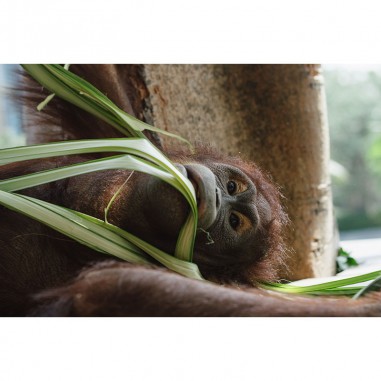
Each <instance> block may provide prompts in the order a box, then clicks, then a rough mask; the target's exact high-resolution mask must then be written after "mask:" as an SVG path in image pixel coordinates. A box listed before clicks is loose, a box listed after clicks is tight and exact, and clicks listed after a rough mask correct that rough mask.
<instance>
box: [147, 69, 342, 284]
mask: <svg viewBox="0 0 381 381" xmlns="http://www.w3.org/2000/svg"><path fill="white" fill-rule="evenodd" d="M320 70H321V69H320V67H319V66H318V65H144V68H143V74H142V75H143V79H144V81H145V84H146V86H147V89H148V93H149V95H148V98H147V99H146V104H148V105H149V107H148V111H147V110H146V111H147V112H146V114H145V117H146V119H147V120H148V122H151V123H153V124H154V125H155V126H156V127H160V128H162V129H165V130H168V131H171V132H174V133H177V134H179V135H181V136H183V137H185V138H187V139H188V140H190V141H192V142H211V143H212V144H213V145H215V146H216V147H218V149H219V150H221V151H222V152H224V153H226V154H229V155H242V157H244V158H247V159H251V160H254V161H255V162H257V163H258V164H260V166H261V167H262V168H263V169H265V170H266V171H268V172H269V173H271V175H272V177H273V179H274V180H275V182H276V183H277V184H278V185H279V186H280V187H281V190H282V193H283V195H284V196H285V199H284V205H285V207H286V210H287V212H288V214H289V217H290V220H291V224H290V226H289V228H288V231H287V240H288V243H289V246H290V248H291V249H292V251H291V254H290V257H291V263H290V271H289V273H288V274H284V276H285V277H286V276H287V277H288V278H289V279H301V278H305V277H314V276H328V275H332V274H333V273H334V269H335V255H336V249H337V235H335V232H336V229H335V227H334V226H335V220H334V217H333V209H332V196H331V184H330V178H329V173H328V161H329V137H328V125H327V117H326V104H325V94H324V88H323V82H322V76H321V72H320ZM162 140H163V144H164V147H165V148H166V149H168V148H171V147H175V146H176V145H178V144H180V143H179V142H178V141H176V140H173V139H170V138H165V137H162Z"/></svg>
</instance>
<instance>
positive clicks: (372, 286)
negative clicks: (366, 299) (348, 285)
mask: <svg viewBox="0 0 381 381" xmlns="http://www.w3.org/2000/svg"><path fill="white" fill-rule="evenodd" d="M380 290H381V276H379V277H377V278H376V279H375V280H374V281H373V282H371V283H369V284H368V285H367V286H366V287H364V288H362V289H361V290H360V291H358V292H357V293H356V295H355V296H354V297H353V299H358V298H360V297H361V296H364V295H366V294H368V293H369V292H372V291H380Z"/></svg>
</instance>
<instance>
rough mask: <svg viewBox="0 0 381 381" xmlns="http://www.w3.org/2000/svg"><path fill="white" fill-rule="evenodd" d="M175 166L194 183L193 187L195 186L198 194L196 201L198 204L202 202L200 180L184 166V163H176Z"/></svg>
mask: <svg viewBox="0 0 381 381" xmlns="http://www.w3.org/2000/svg"><path fill="white" fill-rule="evenodd" d="M175 167H176V168H177V169H178V170H179V172H180V173H181V174H182V175H183V176H185V177H186V178H187V179H188V180H189V181H190V182H191V183H192V185H193V188H194V192H195V194H196V201H197V205H198V204H199V202H200V187H199V184H198V182H197V181H196V180H195V179H194V177H193V176H192V174H190V173H189V171H188V169H187V168H186V167H185V166H183V165H182V164H175Z"/></svg>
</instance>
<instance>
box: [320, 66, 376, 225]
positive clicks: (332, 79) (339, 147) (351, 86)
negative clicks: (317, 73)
mask: <svg viewBox="0 0 381 381" xmlns="http://www.w3.org/2000/svg"><path fill="white" fill-rule="evenodd" d="M324 77H325V85H326V94H327V104H328V119H329V127H330V136H331V158H332V160H333V161H334V163H333V168H334V169H336V170H334V171H332V174H333V176H332V179H333V196H334V204H335V207H336V208H335V209H336V214H337V217H338V221H339V227H340V229H341V230H349V229H357V228H365V227H375V226H381V66H380V70H376V71H360V70H356V69H354V68H352V69H349V68H348V69H342V68H338V69H329V68H328V69H327V68H325V70H324Z"/></svg>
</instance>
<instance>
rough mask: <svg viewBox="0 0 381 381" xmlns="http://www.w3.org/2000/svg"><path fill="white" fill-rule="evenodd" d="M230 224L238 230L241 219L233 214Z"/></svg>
mask: <svg viewBox="0 0 381 381" xmlns="http://www.w3.org/2000/svg"><path fill="white" fill-rule="evenodd" d="M229 224H230V226H231V227H232V228H233V229H234V230H236V229H237V228H238V226H239V224H240V219H239V217H238V216H237V215H236V214H235V213H232V214H231V215H230V217H229Z"/></svg>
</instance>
